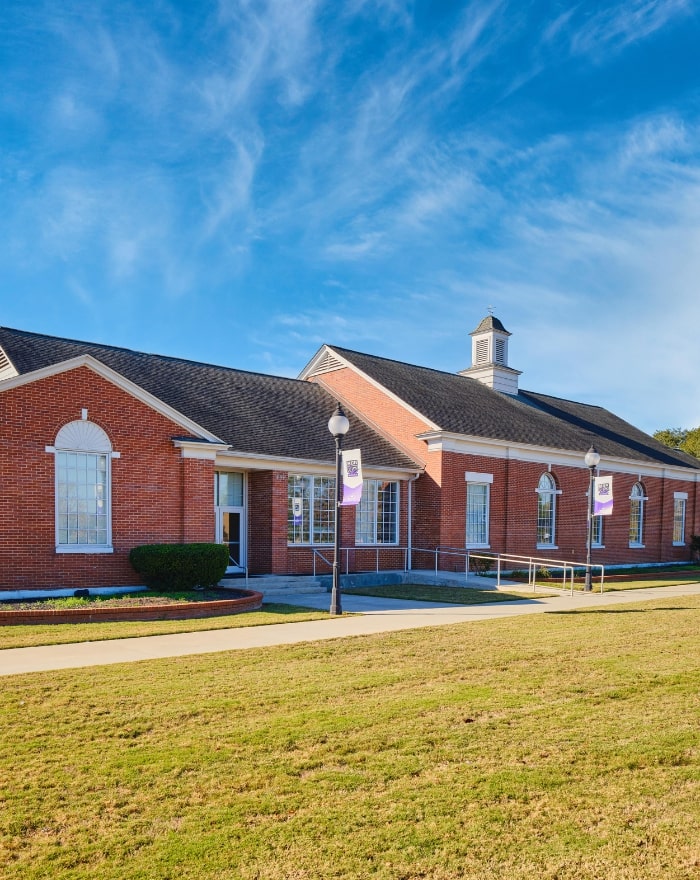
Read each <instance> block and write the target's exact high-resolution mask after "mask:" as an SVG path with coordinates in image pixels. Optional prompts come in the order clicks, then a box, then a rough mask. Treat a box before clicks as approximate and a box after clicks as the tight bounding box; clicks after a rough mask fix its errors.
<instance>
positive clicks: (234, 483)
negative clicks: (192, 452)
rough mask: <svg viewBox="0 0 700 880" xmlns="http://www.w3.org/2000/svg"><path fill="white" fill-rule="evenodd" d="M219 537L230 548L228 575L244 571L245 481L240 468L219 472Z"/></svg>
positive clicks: (217, 507) (217, 533)
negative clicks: (238, 469) (239, 470)
mask: <svg viewBox="0 0 700 880" xmlns="http://www.w3.org/2000/svg"><path fill="white" fill-rule="evenodd" d="M214 488H215V493H214V495H215V497H214V503H215V505H216V540H217V541H218V542H219V544H226V546H227V547H228V555H229V564H228V568H227V569H226V571H227V573H228V574H231V573H236V572H242V571H245V567H246V541H245V538H246V518H245V480H244V475H243V474H242V473H240V472H238V471H218V472H217V473H216V481H215V484H214Z"/></svg>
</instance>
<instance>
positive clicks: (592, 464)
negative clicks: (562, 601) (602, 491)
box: [583, 446, 600, 593]
mask: <svg viewBox="0 0 700 880" xmlns="http://www.w3.org/2000/svg"><path fill="white" fill-rule="evenodd" d="M583 460H584V461H585V463H586V467H587V468H588V470H589V472H590V477H589V479H588V531H587V533H586V579H585V581H584V585H583V590H584V592H586V593H590V592H591V590H592V589H593V585H592V584H591V547H592V546H593V480H594V473H595V469H596V468H597V467H598V465H599V463H600V453H599V452H598V451H597V450H596V448H595V446H591V448H590V449H589V450H588V452H587V453H586V454H585V456H584V457H583Z"/></svg>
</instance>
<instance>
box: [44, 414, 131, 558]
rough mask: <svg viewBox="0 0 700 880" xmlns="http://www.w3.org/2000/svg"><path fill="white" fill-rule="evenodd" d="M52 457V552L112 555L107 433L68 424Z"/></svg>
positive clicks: (81, 423)
mask: <svg viewBox="0 0 700 880" xmlns="http://www.w3.org/2000/svg"><path fill="white" fill-rule="evenodd" d="M47 451H49V452H53V453H54V456H55V462H56V465H55V473H56V477H55V499H56V551H57V552H59V553H100V552H103V553H104V552H107V553H109V552H111V551H112V525H111V491H112V490H111V483H112V480H111V460H112V458H114V457H118V453H115V452H112V444H111V442H110V440H109V437H108V436H107V434H106V433H105V432H104V431H103V430H102V428H100V427H99V426H98V425H95V424H93V423H92V422H88V421H87V420H86V419H84V420H81V421H75V422H69V424H67V425H64V427H63V428H61V430H60V431H59V432H58V435H57V437H56V441H55V443H54V446H52V447H47Z"/></svg>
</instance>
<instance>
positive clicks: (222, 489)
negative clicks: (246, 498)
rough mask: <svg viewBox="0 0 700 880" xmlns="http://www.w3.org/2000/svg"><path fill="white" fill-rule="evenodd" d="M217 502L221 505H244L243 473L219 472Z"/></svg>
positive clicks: (216, 486)
mask: <svg viewBox="0 0 700 880" xmlns="http://www.w3.org/2000/svg"><path fill="white" fill-rule="evenodd" d="M215 480H216V481H215V488H216V493H215V494H216V504H218V505H219V506H220V507H243V474H241V473H217V474H216V478H215Z"/></svg>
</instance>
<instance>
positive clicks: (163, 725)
mask: <svg viewBox="0 0 700 880" xmlns="http://www.w3.org/2000/svg"><path fill="white" fill-rule="evenodd" d="M699 620H700V597H694V598H685V599H675V600H659V601H656V602H650V603H642V604H636V605H625V606H624V607H617V608H614V609H609V610H604V611H602V610H601V611H596V612H593V611H584V612H570V613H566V614H546V615H538V616H536V617H528V618H517V619H508V620H498V621H484V622H482V623H479V624H468V625H464V624H462V625H458V626H445V627H437V628H435V629H430V630H413V631H405V632H401V633H396V634H391V635H377V636H370V637H362V638H353V639H341V640H338V641H334V642H324V643H317V644H305V645H296V646H286V647H276V648H269V649H262V650H254V651H242V652H240V653H239V652H236V653H226V654H219V655H206V656H202V657H184V658H174V659H169V660H162V661H153V662H145V663H134V664H128V665H126V664H125V665H120V666H105V667H96V668H91V669H83V670H75V671H61V672H51V673H47V674H44V673H41V674H32V675H25V676H17V677H10V678H7V679H4V681H3V688H2V690H1V691H0V717H2V719H3V737H2V739H1V740H0V864H2V865H3V869H2V870H3V880H19V878H21V880H39V878H49V877H50V878H52V880H87V878H90V880H92V878H94V877H100V878H101V880H150V878H156V877H157V878H159V880H170V878H172V880H174V878H178V880H205V878H206V880H234V878H235V880H239V878H240V880H283V878H284V880H301V878H303V880H311V878H313V880H329V878H377V880H417V878H432V880H455V878H474V880H477V878H479V880H482V878H483V880H486V878H489V880H506V878H507V880H524V878H528V880H530V878H533V877H536V878H538V880H539V878H544V880H555V878H556V880H573V878H576V880H593V878H596V880H598V878H606V880H652V878H653V880H658V878H664V880H669V878H670V880H697V878H698V876H700V733H699V730H698V717H699V716H700V635H699V633H700V627H699V626H698V622H699Z"/></svg>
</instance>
